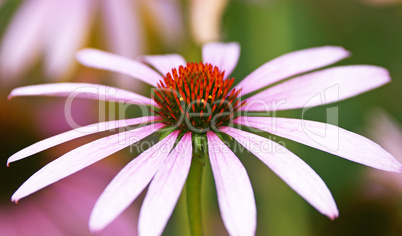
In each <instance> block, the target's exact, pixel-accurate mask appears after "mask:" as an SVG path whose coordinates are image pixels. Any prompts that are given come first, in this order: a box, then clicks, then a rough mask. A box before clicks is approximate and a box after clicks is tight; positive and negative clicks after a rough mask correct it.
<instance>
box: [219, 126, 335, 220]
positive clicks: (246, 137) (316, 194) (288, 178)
mask: <svg viewBox="0 0 402 236" xmlns="http://www.w3.org/2000/svg"><path fill="white" fill-rule="evenodd" d="M221 130H222V131H223V132H225V133H227V134H229V135H230V136H232V137H233V138H234V139H236V141H237V142H239V143H240V144H241V145H243V146H244V147H245V148H246V149H248V150H249V151H250V152H251V153H253V154H254V155H255V156H256V157H258V158H259V159H260V160H261V161H262V162H264V163H265V164H266V165H267V166H268V167H269V168H270V169H271V170H272V171H273V172H275V174H277V175H278V176H279V177H280V178H281V179H282V180H283V181H285V183H287V184H288V185H289V186H290V187H291V188H292V189H293V190H294V191H296V192H297V193H298V194H299V195H300V196H301V197H302V198H304V199H305V200H306V201H307V202H308V203H310V204H311V205H312V206H313V207H314V208H316V209H317V210H318V211H319V212H321V213H322V214H324V215H326V216H328V217H329V218H331V219H334V218H336V217H338V215H339V212H338V209H337V207H336V204H335V201H334V199H333V197H332V195H331V192H330V191H329V189H328V188H327V186H326V185H325V183H324V181H323V180H322V179H321V178H320V176H318V175H317V173H315V171H314V170H313V169H311V167H310V166H309V165H307V164H306V163H305V162H304V161H303V160H301V159H300V158H299V157H297V156H296V155H295V154H293V153H292V152H290V151H289V150H287V149H286V148H285V147H283V146H281V145H279V144H277V143H275V142H273V141H271V140H269V139H266V138H263V137H260V136H258V135H255V134H251V133H248V132H245V131H241V130H237V129H234V128H229V127H225V128H222V129H221Z"/></svg>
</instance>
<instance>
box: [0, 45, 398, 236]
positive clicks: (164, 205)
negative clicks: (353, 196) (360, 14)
mask: <svg viewBox="0 0 402 236" xmlns="http://www.w3.org/2000/svg"><path fill="white" fill-rule="evenodd" d="M202 53H203V55H202V56H203V62H200V63H187V64H186V62H185V60H184V59H183V58H182V57H181V56H180V55H177V54H171V55H154V56H144V57H143V60H144V61H145V62H146V63H148V64H149V65H151V66H153V67H154V68H155V69H156V70H157V71H155V70H153V69H151V68H150V67H148V66H146V65H145V64H142V63H140V62H138V61H133V60H130V59H127V58H124V57H121V56H117V55H113V54H109V53H106V52H102V51H99V50H95V49H85V50H83V51H80V52H79V53H78V54H77V59H78V61H80V62H81V63H82V64H84V65H86V66H89V67H94V68H99V69H106V70H111V71H115V72H120V73H123V74H127V75H131V76H132V77H134V78H137V79H140V80H142V81H144V82H146V83H148V84H150V85H152V86H154V87H155V89H154V93H153V96H152V99H151V98H147V97H144V96H141V95H138V94H135V93H132V92H130V91H126V90H122V89H118V88H111V87H108V86H104V85H94V84H92V85H91V84H80V83H58V84H43V85H33V86H27V87H20V88H17V89H15V90H13V91H12V92H11V94H10V96H9V97H10V98H11V97H16V96H38V95H41V96H62V97H67V96H73V97H85V98H92V99H100V100H108V101H117V102H124V103H127V104H141V105H145V106H147V107H148V108H150V109H151V110H152V111H153V112H154V113H155V115H154V116H146V117H140V118H133V119H125V120H118V121H107V122H103V123H99V124H96V125H92V126H86V127H80V128H77V129H74V130H72V131H68V132H65V133H62V134H59V135H56V136H54V137H50V138H48V139H45V140H43V141H40V142H38V143H36V144H33V145H31V146H29V147H27V148H25V149H23V150H21V151H20V152H18V153H16V154H14V155H13V156H11V157H10V158H9V160H8V163H10V162H14V161H16V160H20V159H22V158H25V157H27V156H30V155H33V154H35V153H37V152H40V151H43V150H45V149H48V148H50V147H53V146H55V145H58V144H61V143H64V142H67V141H69V140H72V139H75V138H78V137H81V136H85V135H88V134H91V133H96V132H101V131H105V130H108V129H115V128H119V127H126V126H134V128H132V129H130V130H128V131H125V132H122V133H118V134H113V135H111V136H107V137H104V138H101V139H98V140H96V141H93V142H91V143H88V144H85V145H83V146H81V147H78V148H76V149H74V150H72V151H70V152H68V153H66V154H65V155H63V156H61V157H59V158H58V159H56V160H54V161H53V162H51V163H49V164H48V165H46V166H45V167H43V168H42V169H41V170H39V171H38V172H36V173H35V174H34V175H33V176H31V177H30V178H29V179H28V180H27V181H26V182H25V183H24V184H23V185H22V186H21V187H20V188H19V189H18V190H17V191H16V192H15V193H14V195H13V196H12V200H13V201H19V200H20V199H21V198H23V197H26V196H27V195H29V194H31V193H33V192H35V191H37V190H39V189H41V188H43V187H45V186H47V185H49V184H52V183H54V182H56V181H58V180H60V179H62V178H64V177H66V176H68V175H70V174H72V173H74V172H76V171H79V170H80V169H82V168H84V167H86V166H89V165H91V164H92V163H94V162H96V161H99V160H101V159H103V158H104V157H106V156H108V155H110V154H112V153H115V152H117V151H119V150H121V149H123V148H125V147H127V146H129V145H130V144H131V143H132V142H137V141H139V140H141V139H143V138H145V137H146V136H149V135H150V134H153V133H155V132H157V131H159V132H160V133H161V136H160V138H161V140H160V141H159V142H158V143H157V144H155V145H154V146H152V147H150V148H149V149H148V150H147V151H145V152H143V153H142V154H140V155H139V156H138V157H136V158H135V159H133V160H132V161H131V162H130V163H129V164H127V165H126V166H125V167H124V168H123V169H122V170H121V171H120V173H118V174H117V175H116V176H115V178H114V179H113V180H112V181H111V183H110V184H109V185H108V186H107V188H106V189H105V190H104V192H103V193H102V195H101V196H100V198H99V199H98V201H97V203H96V204H95V207H94V209H93V212H92V215H91V219H90V223H89V224H90V229H91V230H93V231H99V230H102V229H103V228H104V227H105V226H106V225H108V224H109V223H110V222H111V221H113V220H114V219H115V218H116V217H117V216H118V215H119V214H120V213H121V212H122V211H123V210H124V209H125V208H126V207H127V206H129V205H130V204H131V203H132V202H133V200H134V199H136V198H137V196H138V195H139V194H140V193H141V191H142V190H144V189H145V187H146V186H147V185H148V184H149V183H150V186H149V188H148V192H147V194H146V196H145V199H144V202H143V204H142V207H141V211H140V217H139V225H138V227H139V233H140V234H143V235H159V234H161V233H162V232H163V229H164V227H165V225H166V223H167V221H168V219H169V217H170V215H171V214H172V211H173V209H174V206H175V204H176V202H177V200H178V198H179V195H180V193H181V191H182V188H183V186H184V184H185V181H186V178H187V176H188V175H189V176H191V175H192V172H191V171H190V173H189V170H190V166H193V164H194V165H197V163H198V164H200V163H199V162H198V160H197V159H198V158H200V157H201V158H205V157H207V156H208V157H209V162H210V163H211V167H212V171H213V176H214V179H215V184H216V190H217V195H218V203H219V208H220V211H221V216H222V218H223V222H224V224H225V226H226V228H227V230H228V232H229V234H230V235H251V234H254V233H255V229H256V205H255V200H254V195H253V190H252V186H251V183H250V180H249V178H248V175H247V172H246V170H245V168H244V167H243V165H242V164H241V162H240V160H239V159H238V158H237V157H236V155H235V154H234V152H233V151H232V150H231V149H230V148H229V147H228V146H227V145H226V144H225V143H224V142H223V140H225V137H227V136H230V137H231V138H232V139H233V140H236V141H237V142H238V143H239V144H241V145H242V146H244V147H245V148H246V149H248V150H249V151H250V152H251V153H252V154H253V155H255V156H256V157H257V158H259V159H260V160H261V161H262V162H263V163H264V164H266V165H267V166H268V167H269V168H270V169H271V170H272V171H274V172H275V173H276V174H277V175H278V176H279V177H280V178H282V179H283V180H284V181H285V182H286V183H287V184H288V185H289V186H290V187H291V188H292V189H294V190H295V191H296V192H297V193H298V194H299V195H300V196H301V197H303V198H304V199H305V200H306V201H307V202H309V203H310V204H311V205H312V206H313V207H315V208H316V209H317V210H318V211H319V212H321V213H322V214H324V215H326V216H328V217H329V218H331V219H333V218H336V217H337V216H338V209H337V207H336V204H335V201H334V199H333V197H332V195H331V193H330V191H329V190H328V188H327V186H326V185H325V183H324V181H323V180H322V179H321V178H320V177H319V176H318V175H317V174H316V173H315V172H314V171H313V169H312V168H311V167H309V166H308V165H307V164H306V163H305V162H304V161H302V160H301V159H300V158H299V157H297V156H296V155H295V154H293V153H292V152H290V151H289V150H287V149H286V148H285V147H283V146H281V145H279V144H278V143H276V142H273V141H272V140H269V139H267V138H264V137H262V136H259V135H257V134H253V133H251V132H250V130H249V129H247V130H248V131H244V130H241V129H243V128H244V127H245V128H251V130H252V131H254V132H257V131H258V132H262V131H266V132H268V133H271V134H274V135H277V136H281V137H284V138H286V139H290V140H294V141H296V142H299V143H302V144H305V145H308V146H311V147H313V148H317V149H319V150H323V151H325V152H328V153H331V154H334V155H338V156H340V157H343V158H345V159H348V160H351V161H354V162H358V163H361V164H364V165H367V166H371V167H374V168H377V169H382V170H386V171H393V172H401V171H402V166H401V164H400V163H399V162H398V161H396V160H395V159H394V157H393V156H392V155H390V154H389V153H388V152H386V151H385V150H384V149H382V148H381V147H380V146H379V145H377V144H375V143H374V142H372V141H370V140H368V139H366V138H364V137H362V136H360V135H358V134H355V133H352V132H349V131H347V130H343V129H340V128H338V127H336V126H333V125H329V124H325V123H319V122H315V121H306V120H298V119H288V118H276V117H252V116H245V115H244V113H241V112H240V111H242V112H248V111H272V110H274V109H275V110H284V109H294V108H302V107H305V106H306V104H308V105H307V106H315V105H322V104H327V103H331V102H335V101H339V100H343V99H346V98H349V97H352V96H355V95H358V94H360V93H363V92H366V91H368V90H371V89H374V88H377V87H379V86H381V85H383V84H386V83H388V82H389V81H390V77H389V75H388V72H387V70H385V69H384V68H381V67H377V66H369V65H353V66H338V67H333V68H328V69H322V70H319V71H314V72H310V73H307V74H303V73H306V72H309V71H311V70H315V69H319V68H322V67H325V66H328V65H330V64H333V63H335V62H337V61H339V60H341V59H343V58H346V57H347V56H348V55H349V53H348V52H347V51H346V50H344V49H343V48H341V47H335V46H324V47H317V48H310V49H306V50H301V51H296V52H292V53H289V54H286V55H283V56H281V57H278V58H276V59H274V60H272V61H270V62H267V63H266V64H264V65H262V66H261V67H260V68H258V69H257V70H255V71H254V72H252V73H251V74H250V75H248V76H247V77H246V78H244V79H243V81H241V82H240V83H239V84H238V85H237V86H236V87H235V88H232V84H233V82H234V79H233V78H232V79H229V78H228V76H229V75H230V74H231V73H232V71H233V69H234V68H235V66H236V64H237V61H238V58H239V56H240V47H239V45H238V44H237V43H209V44H206V45H204V46H203V49H202ZM158 72H159V73H158ZM300 74H303V75H300ZM291 77H293V78H291ZM288 78H291V79H289V80H286V81H284V82H282V80H285V79H288ZM278 82H282V83H278ZM334 84H336V85H337V86H338V91H339V92H338V93H337V94H336V96H334V95H333V94H328V96H327V97H326V99H325V101H321V102H319V101H316V100H314V99H313V100H311V98H312V97H314V96H315V95H316V94H320V93H321V92H323V91H325V90H326V89H327V88H330V87H331V86H333V85H334ZM268 85H272V86H271V87H269V88H268V89H265V90H263V88H265V87H266V86H268ZM257 90H262V91H260V92H258V93H256V94H255V95H252V96H250V97H249V98H247V99H246V100H242V99H241V97H240V92H242V94H244V95H247V94H249V95H250V93H251V94H253V93H255V91H257ZM274 101H282V102H281V105H280V106H278V107H275V108H274V109H273V108H272V107H270V106H269V105H270V104H271V102H274ZM251 114H252V113H251ZM139 124H143V125H142V126H140V127H138V125H139ZM144 124H145V126H144ZM167 128H170V129H167ZM167 130H170V131H167ZM172 130H173V131H172ZM308 130H309V131H311V130H313V131H315V132H322V131H324V132H325V133H326V137H325V138H324V139H322V140H320V142H317V141H316V140H313V139H312V138H311V137H310V136H311V134H310V133H308V132H307V131H308ZM163 132H165V133H163ZM222 139H223V140H222ZM334 142H335V143H337V147H336V148H334V145H333V144H332V143H334ZM267 145H268V146H270V147H271V149H270V150H265V149H264V147H266V146H267ZM172 149H173V150H172ZM197 157H198V158H197ZM201 161H202V160H201Z"/></svg>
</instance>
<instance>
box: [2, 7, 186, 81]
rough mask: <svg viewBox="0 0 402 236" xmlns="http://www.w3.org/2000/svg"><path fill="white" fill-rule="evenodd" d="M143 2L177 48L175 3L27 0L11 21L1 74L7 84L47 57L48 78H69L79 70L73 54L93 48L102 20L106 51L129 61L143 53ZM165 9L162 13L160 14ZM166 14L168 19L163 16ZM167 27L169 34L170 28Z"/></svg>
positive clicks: (178, 34)
mask: <svg viewBox="0 0 402 236" xmlns="http://www.w3.org/2000/svg"><path fill="white" fill-rule="evenodd" d="M141 4H142V5H145V6H146V7H147V10H149V11H151V12H152V13H154V12H156V13H158V14H152V15H156V16H158V17H154V18H152V20H153V21H155V22H154V24H155V25H156V27H160V28H158V29H157V31H158V32H162V33H160V35H161V38H162V39H164V40H165V42H166V44H170V45H171V44H172V42H173V41H178V40H172V38H173V37H175V38H176V39H177V38H180V37H181V35H182V33H181V29H182V27H181V25H180V23H179V22H180V17H181V15H180V14H178V12H179V9H178V3H177V2H175V1H159V0H156V1H133V0H58V1H53V0H25V1H23V2H22V3H21V5H20V6H19V7H18V9H17V11H16V13H15V14H14V16H13V18H12V19H11V21H10V23H9V25H8V27H7V30H6V31H5V33H4V35H3V36H2V40H1V44H0V71H1V74H2V77H3V78H1V79H2V80H3V82H4V83H8V84H12V82H13V79H14V78H16V77H19V76H21V75H22V74H23V73H26V71H27V70H28V69H30V68H31V67H32V66H33V65H34V64H35V63H36V62H37V61H39V59H41V58H43V61H44V71H45V75H46V78H47V79H48V81H49V80H51V81H56V80H60V79H63V78H66V77H68V73H69V72H71V71H72V69H73V68H74V66H75V61H74V54H75V52H77V51H78V50H79V49H81V48H82V47H85V46H88V42H89V41H90V38H91V37H92V38H93V37H97V36H96V35H95V36H94V34H92V33H93V28H94V27H92V26H94V25H95V23H96V21H95V19H97V18H98V19H100V20H102V21H103V22H104V24H102V29H101V33H102V34H103V36H104V41H102V43H105V46H104V48H105V49H107V50H109V51H112V52H114V53H116V54H119V55H123V56H126V57H135V56H138V55H140V54H142V53H143V51H142V48H144V47H143V44H144V42H143V41H144V40H143V35H144V34H142V33H141V31H143V30H142V22H141V18H140V14H139V11H140V10H139V9H140V8H141ZM160 9H163V14H159V13H160ZM159 15H163V17H159ZM166 28H168V29H169V30H168V31H167V30H165V29H166Z"/></svg>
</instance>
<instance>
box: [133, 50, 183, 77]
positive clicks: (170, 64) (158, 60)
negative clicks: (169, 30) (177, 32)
mask: <svg viewBox="0 0 402 236" xmlns="http://www.w3.org/2000/svg"><path fill="white" fill-rule="evenodd" d="M141 59H142V60H144V61H145V62H146V63H148V64H150V65H151V66H153V67H155V69H157V70H158V71H159V72H161V74H162V75H164V76H165V75H166V74H167V73H168V72H171V71H172V69H173V68H177V69H178V68H179V66H186V60H184V58H183V57H182V56H180V55H178V54H168V55H152V56H151V55H149V56H148V55H147V56H142V57H141Z"/></svg>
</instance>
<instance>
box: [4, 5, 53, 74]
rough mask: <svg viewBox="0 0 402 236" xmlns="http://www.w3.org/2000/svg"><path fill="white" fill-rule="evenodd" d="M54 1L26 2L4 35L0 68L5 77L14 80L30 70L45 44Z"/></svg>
mask: <svg viewBox="0 0 402 236" xmlns="http://www.w3.org/2000/svg"><path fill="white" fill-rule="evenodd" d="M51 2H52V0H30V1H24V2H23V3H22V4H21V6H20V8H19V9H18V11H17V12H16V14H15V16H14V18H13V19H12V21H11V23H10V24H9V26H8V29H7V31H6V32H5V33H4V35H3V39H2V43H1V48H0V69H1V71H2V74H3V75H4V76H2V77H3V78H8V79H12V77H15V76H19V75H21V74H22V73H24V72H25V71H26V69H28V67H29V66H31V65H32V64H33V62H34V60H35V59H36V58H37V57H38V52H39V51H40V50H41V49H42V46H44V45H43V29H45V28H46V26H47V24H46V23H47V22H46V21H47V18H48V15H49V4H50V3H51Z"/></svg>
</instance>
